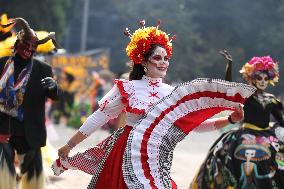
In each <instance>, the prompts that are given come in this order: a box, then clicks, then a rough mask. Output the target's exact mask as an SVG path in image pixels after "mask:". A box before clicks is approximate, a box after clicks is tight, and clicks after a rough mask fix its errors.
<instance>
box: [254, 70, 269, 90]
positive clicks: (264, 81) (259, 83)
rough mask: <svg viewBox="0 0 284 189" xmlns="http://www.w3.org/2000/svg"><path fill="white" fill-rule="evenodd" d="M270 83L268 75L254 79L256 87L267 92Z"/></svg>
mask: <svg viewBox="0 0 284 189" xmlns="http://www.w3.org/2000/svg"><path fill="white" fill-rule="evenodd" d="M268 82H269V78H268V76H267V74H265V73H261V74H259V75H257V76H256V78H255V79H254V85H255V87H256V88H257V89H260V90H265V89H266V87H267V85H268Z"/></svg>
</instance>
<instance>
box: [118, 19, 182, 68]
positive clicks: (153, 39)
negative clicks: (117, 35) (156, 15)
mask: <svg viewBox="0 0 284 189" xmlns="http://www.w3.org/2000/svg"><path fill="white" fill-rule="evenodd" d="M140 25H141V26H142V28H139V29H137V30H136V31H135V32H134V33H133V34H130V30H129V29H128V28H126V30H125V32H124V34H125V35H126V36H128V37H130V42H129V44H128V45H127V47H126V53H127V55H128V57H129V58H130V59H131V60H132V61H133V63H134V64H140V63H141V62H142V61H143V58H144V55H145V54H146V53H147V52H148V51H149V49H150V47H151V45H152V44H158V45H161V46H163V47H164V48H165V49H166V51H167V54H168V56H169V57H170V56H171V55H172V43H171V41H172V40H175V39H176V37H175V36H173V37H172V38H171V39H169V36H168V34H166V33H165V32H163V31H162V30H159V29H158V28H159V25H160V21H158V25H157V27H145V26H144V25H145V20H142V21H140Z"/></svg>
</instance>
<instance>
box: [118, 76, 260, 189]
mask: <svg viewBox="0 0 284 189" xmlns="http://www.w3.org/2000/svg"><path fill="white" fill-rule="evenodd" d="M254 91H255V88H254V87H252V86H249V85H245V84H240V83H231V82H226V81H222V80H216V79H196V80H193V81H192V82H189V83H185V84H181V85H180V86H178V87H176V88H175V89H174V90H173V92H172V93H171V94H170V95H168V96H166V97H164V98H163V99H162V100H160V101H159V102H157V103H155V104H154V105H153V106H152V107H151V108H150V109H149V110H148V111H147V112H146V115H145V116H144V117H143V118H142V119H140V121H139V122H138V123H137V124H136V125H135V127H134V128H133V130H132V131H131V133H130V135H129V138H128V143H127V147H126V151H125V154H124V162H123V174H124V180H125V182H126V184H127V186H128V188H147V189H148V188H153V189H154V188H155V189H165V188H172V186H171V179H170V168H171V161H172V152H173V150H174V148H175V146H176V144H177V143H178V142H179V141H181V140H182V139H183V138H184V137H185V136H186V135H187V134H188V133H189V132H190V131H192V130H193V129H195V128H197V127H198V126H199V125H200V124H201V123H203V122H204V121H205V120H206V119H208V118H210V117H212V116H213V115H215V114H217V113H219V112H221V111H224V110H233V109H234V108H235V107H237V106H238V105H239V104H240V103H244V101H245V100H246V99H247V98H248V97H249V96H250V95H251V94H253V92H254Z"/></svg>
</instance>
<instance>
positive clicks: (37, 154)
mask: <svg viewBox="0 0 284 189" xmlns="http://www.w3.org/2000/svg"><path fill="white" fill-rule="evenodd" d="M11 24H19V25H21V27H22V28H23V29H22V30H21V31H20V32H18V34H17V41H16V43H15V45H14V54H13V55H12V56H10V57H3V58H1V59H0V173H3V174H1V177H0V189H8V188H11V189H12V188H14V186H15V183H16V173H15V167H14V164H13V163H14V157H15V151H16V153H17V155H18V157H19V161H20V171H21V174H20V175H19V176H18V178H21V180H20V188H21V189H25V188H27V189H41V188H43V185H44V175H43V165H42V157H41V150H40V148H41V147H43V146H45V143H46V129H45V101H46V99H47V98H51V99H54V100H55V99H57V97H58V88H57V84H56V82H55V80H54V79H53V78H52V69H51V67H50V66H49V65H48V64H46V63H44V62H42V61H39V60H36V59H35V58H33V54H34V52H35V51H36V48H37V45H39V44H43V43H45V42H47V41H48V40H50V39H51V40H52V41H55V37H54V36H55V35H54V33H51V34H50V35H49V36H47V38H45V39H43V40H39V39H38V38H37V36H36V34H35V32H34V31H33V30H32V29H31V28H30V26H29V24H28V23H27V22H26V21H25V20H24V19H22V18H15V19H14V20H13V21H12V22H11V23H9V24H8V25H6V26H2V27H8V26H10V25H11ZM55 46H56V43H55Z"/></svg>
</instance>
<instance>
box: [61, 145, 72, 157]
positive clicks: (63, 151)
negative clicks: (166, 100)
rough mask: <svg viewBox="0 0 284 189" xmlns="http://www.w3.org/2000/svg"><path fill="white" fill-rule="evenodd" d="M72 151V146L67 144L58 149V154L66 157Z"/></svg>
mask: <svg viewBox="0 0 284 189" xmlns="http://www.w3.org/2000/svg"><path fill="white" fill-rule="evenodd" d="M70 151H71V148H70V146H68V145H67V144H65V145H64V146H62V147H61V148H59V149H58V156H59V157H61V158H66V157H68V154H69V152H70Z"/></svg>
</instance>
